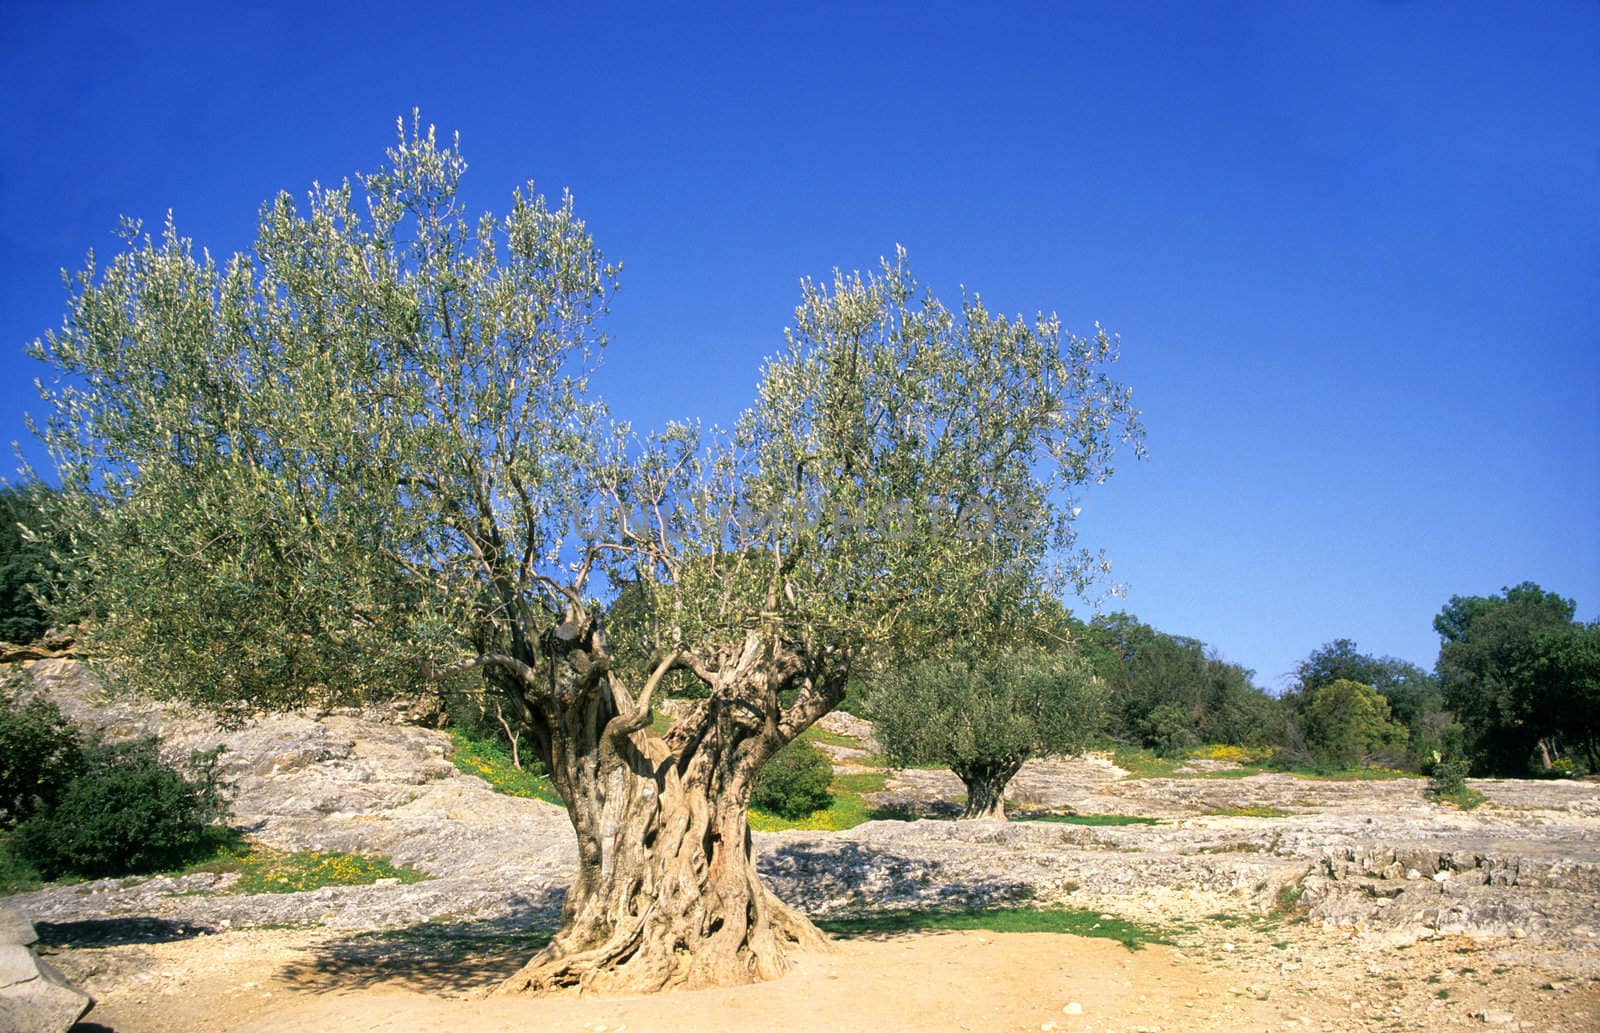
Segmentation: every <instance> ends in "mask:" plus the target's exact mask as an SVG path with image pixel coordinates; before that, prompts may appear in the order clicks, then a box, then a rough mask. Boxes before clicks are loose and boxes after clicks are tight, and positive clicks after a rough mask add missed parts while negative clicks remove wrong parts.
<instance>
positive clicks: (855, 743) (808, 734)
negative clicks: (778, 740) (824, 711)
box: [800, 725, 863, 750]
mask: <svg viewBox="0 0 1600 1033" xmlns="http://www.w3.org/2000/svg"><path fill="white" fill-rule="evenodd" d="M800 738H802V739H809V740H810V741H811V742H813V743H820V744H822V745H824V746H843V747H845V748H846V749H851V750H859V749H862V748H863V747H862V745H861V740H860V739H857V738H855V737H854V736H850V735H840V734H839V733H838V732H830V731H828V730H827V729H826V728H820V727H818V726H817V725H812V726H811V727H810V728H807V729H806V730H805V731H803V732H801V733H800Z"/></svg>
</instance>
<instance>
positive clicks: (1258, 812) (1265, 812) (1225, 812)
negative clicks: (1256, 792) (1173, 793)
mask: <svg viewBox="0 0 1600 1033" xmlns="http://www.w3.org/2000/svg"><path fill="white" fill-rule="evenodd" d="M1205 813H1206V815H1207V816H1209V817H1214V818H1287V817H1288V816H1289V812H1288V811H1285V810H1279V809H1278V808H1276V807H1214V808H1212V809H1211V810H1209V811H1206V812H1205Z"/></svg>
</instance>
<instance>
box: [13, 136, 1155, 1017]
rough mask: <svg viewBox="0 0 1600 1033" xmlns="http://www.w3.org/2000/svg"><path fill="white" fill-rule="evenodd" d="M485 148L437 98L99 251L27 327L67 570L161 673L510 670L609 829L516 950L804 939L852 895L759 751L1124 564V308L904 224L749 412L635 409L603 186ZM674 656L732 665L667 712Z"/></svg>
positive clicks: (221, 687) (633, 987)
mask: <svg viewBox="0 0 1600 1033" xmlns="http://www.w3.org/2000/svg"><path fill="white" fill-rule="evenodd" d="M464 169H465V165H464V163H463V162H462V160H461V158H460V157H459V155H458V154H457V153H456V152H455V151H454V150H453V149H450V148H446V147H442V146H440V145H439V144H438V143H437V142H436V140H435V137H434V134H433V132H432V130H431V129H430V130H428V131H426V132H422V131H420V130H419V129H418V128H416V127H415V126H413V129H412V130H411V132H410V133H405V132H402V135H401V139H400V142H399V144H398V145H397V147H396V148H395V149H393V150H392V151H391V152H390V154H389V163H388V165H387V166H386V167H385V168H384V169H383V170H381V171H380V172H378V173H376V174H374V175H370V176H364V177H361V178H360V179H359V187H360V189H356V188H353V187H351V186H349V185H342V186H340V187H337V188H333V189H327V190H323V189H318V190H317V191H315V192H314V193H313V194H312V196H311V198H310V202H309V206H308V209H307V210H306V211H304V212H302V211H301V210H300V209H299V207H298V206H297V204H296V203H295V202H294V201H293V200H292V199H291V198H290V197H288V196H287V195H283V196H280V197H279V198H277V199H276V200H275V201H273V202H271V203H269V204H268V205H266V206H265V207H264V208H263V209H262V217H261V226H260V234H259V237H258V239H257V242H256V244H255V247H254V249H253V250H252V252H251V253H250V255H249V256H244V255H239V256H235V257H233V258H232V259H230V260H228V261H227V262H225V263H222V264H220V265H219V264H218V263H217V262H216V261H215V260H213V259H212V258H211V257H210V256H209V255H206V254H204V253H201V254H199V255H197V254H195V252H194V250H193V248H192V247H191V246H190V244H189V243H188V242H187V241H184V240H183V239H181V238H180V237H179V236H178V235H177V233H176V232H175V231H173V230H172V229H171V228H170V227H168V228H167V230H166V231H165V232H164V233H163V234H162V235H161V236H160V237H159V238H157V239H150V238H146V237H141V236H138V235H137V234H136V233H134V232H130V233H129V234H128V247H127V249H126V251H124V252H122V253H121V254H119V255H118V256H117V257H116V258H115V259H113V260H112V261H111V262H110V263H109V264H108V265H106V266H104V267H103V268H102V267H100V266H98V265H97V264H96V263H95V262H94V260H93V258H92V257H91V260H90V263H89V265H88V268H86V269H85V270H84V271H83V272H82V273H81V274H79V276H78V278H77V281H76V286H75V289H74V292H73V294H72V298H71V302H70V307H69V310H68V313H67V316H66V319H65V321H64V324H63V326H62V328H61V329H60V330H59V331H57V332H55V333H53V334H51V335H48V336H47V337H46V338H45V339H44V340H43V341H42V342H40V343H39V344H38V345H36V348H35V353H36V354H37V355H38V356H39V357H40V358H42V359H44V360H46V361H47V362H50V363H52V364H53V365H54V366H55V367H56V368H57V369H58V370H60V371H61V373H62V374H64V376H62V377H59V378H58V379H57V380H56V381H55V382H53V383H52V384H50V385H47V388H46V397H47V399H48V400H49V401H50V402H51V403H52V409H53V411H52V412H51V414H50V416H49V419H48V421H47V423H46V424H45V425H44V427H43V428H42V433H43V435H44V437H45V439H46V441H47V443H48V444H49V446H50V448H51V451H52V454H53V455H54V457H55V459H56V462H57V464H58V467H59V469H60V474H61V478H62V482H63V484H64V486H65V488H66V489H67V490H66V492H65V493H64V496H63V503H62V505H61V506H60V517H61V519H62V520H63V521H64V523H65V526H67V527H69V528H70V530H71V534H72V538H73V546H74V548H75V549H76V551H77V553H78V555H79V556H80V557H82V560H81V562H80V563H79V564H78V565H76V566H75V567H73V568H72V569H71V571H70V573H69V575H68V576H65V577H64V578H63V580H62V582H61V583H60V584H59V585H58V591H57V598H58V599H59V600H61V601H62V602H63V604H70V603H72V602H74V601H79V600H83V601H88V602H90V603H92V606H90V607H89V609H90V610H92V611H93V612H96V613H98V614H100V615H101V616H100V617H99V619H97V620H96V621H95V622H94V624H93V626H92V628H91V629H90V630H89V635H90V643H91V646H92V648H93V650H94V652H95V655H96V656H97V657H99V658H100V661H101V663H102V666H103V668H104V669H105V670H106V671H107V673H108V675H110V676H111V677H113V678H114V679H117V680H120V681H122V682H124V683H127V684H129V685H132V686H134V687H136V688H139V689H142V690H145V691H149V692H153V693H156V694H164V695H179V696H185V697H188V698H191V699H198V700H200V701H204V702H211V703H219V704H223V703H237V702H243V703H245V704H248V705H249V706H252V707H278V708H286V707H295V706H299V705H302V704H305V703H309V702H327V701H330V700H334V699H345V700H349V699H369V698H373V697H376V696H380V695H392V694H395V693H402V692H408V691H414V690H416V689H418V688H421V687H425V686H428V685H430V684H433V685H437V684H440V683H453V682H459V681H462V680H468V681H469V683H471V684H476V685H480V686H481V687H482V688H483V690H484V691H486V692H487V693H489V694H491V695H492V697H493V698H495V699H497V700H498V701H500V703H501V704H502V712H503V713H505V714H506V715H507V716H508V718H513V719H514V720H516V721H518V722H520V724H521V726H522V728H523V729H524V730H525V731H526V733H527V741H528V742H529V743H530V745H531V747H532V748H533V750H534V751H535V752H536V753H537V755H538V756H539V758H540V760H541V761H543V762H544V764H545V766H546V768H547V770H548V771H549V772H550V778H551V780H552V782H553V783H554V785H555V787H556V788H557V790H558V791H559V792H560V794H561V797H562V799H563V801H564V802H565V804H566V806H567V810H568V813H569V816H570V818H571V821H572V825H573V829H574V833H575V835H576V837H577V842H578V870H577V872H576V873H575V876H574V881H573V884H572V887H571V889H570V890H569V892H568V894H567V898H566V902H565V905H564V908H563V914H562V926H561V928H560V930H559V931H558V932H557V933H556V935H555V936H554V938H553V939H552V940H551V942H550V944H549V945H548V947H546V948H545V949H544V950H543V951H541V952H540V953H539V954H538V955H537V956H535V957H534V958H533V959H532V960H531V961H530V962H529V964H528V965H527V967H526V968H525V969H523V970H522V971H521V972H519V973H518V974H517V975H516V976H515V977H513V978H512V979H510V980H508V981H507V982H506V983H505V984H504V987H503V989H506V990H510V991H521V990H542V989H546V988H552V987H560V986H570V985H581V986H584V987H592V988H597V989H611V990H629V991H639V990H653V989H659V988H662V987H669V986H702V985H713V984H726V983H736V982H746V981H750V980H753V979H764V978H770V977H773V976H775V975H778V974H780V973H781V972H783V971H785V970H786V969H787V967H788V965H789V955H790V951H791V949H792V948H793V947H795V946H796V945H804V944H806V943H811V942H815V941H816V940H817V939H818V937H819V934H818V933H817V932H816V930H815V929H814V928H813V927H812V926H811V924H810V923H809V922H808V921H807V920H806V919H805V917H804V916H803V915H800V914H799V913H797V912H795V911H793V910H792V909H790V908H789V907H787V906H785V905H784V904H783V903H782V902H781V901H779V900H778V899H777V898H776V897H775V896H773V895H772V893H771V892H770V891H768V890H767V889H766V888H765V887H764V886H763V885H762V884H761V881H760V879H759V877H758V876H757V874H756V870H755V868H754V865H753V863H752V859H751V854H750V835H749V828H748V824H747V821H746V816H747V808H748V800H749V793H750V789H751V784H752V780H753V778H754V776H755V774H756V772H757V771H758V770H759V768H760V767H761V765H762V764H763V763H765V762H766V761H767V760H768V759H769V758H770V757H771V756H772V755H773V754H774V753H776V752H777V750H778V749H780V748H781V747H782V746H783V745H785V744H786V743H788V742H790V741H792V740H793V739H794V738H795V737H796V736H798V735H799V734H800V733H801V732H802V731H804V730H805V729H806V728H807V727H809V726H810V725H811V724H812V723H813V722H814V721H816V720H817V719H818V718H819V717H821V716H822V715H823V714H825V713H827V711H828V710H830V709H831V708H833V707H834V706H835V705H837V704H838V702H839V701H840V699H841V698H842V697H843V695H844V691H845V685H846V681H847V679H849V678H850V677H851V676H852V674H853V673H860V672H864V671H867V670H885V669H892V668H893V667H895V666H897V665H898V664H900V663H902V662H904V658H905V657H907V656H908V655H910V654H911V652H912V651H915V650H917V649H919V648H921V647H923V646H924V645H925V644H927V643H929V642H932V641H951V640H955V639H957V638H959V637H961V636H963V635H969V634H975V633H977V632H979V631H980V630H982V629H986V628H992V627H995V626H997V625H996V615H997V614H1004V613H1006V612H1008V611H1009V610H1010V609H1011V608H1014V607H1016V606H1018V605H1021V601H1023V600H1026V599H1029V598H1033V597H1035V596H1037V595H1039V594H1040V593H1041V592H1046V591H1049V590H1055V589H1059V588H1060V587H1062V586H1066V585H1070V584H1072V583H1075V582H1077V583H1081V582H1083V581H1084V580H1086V579H1087V578H1089V577H1092V576H1093V575H1094V573H1095V572H1096V568H1097V562H1096V561H1095V560H1094V558H1093V557H1090V556H1088V555H1087V554H1085V553H1084V552H1082V551H1081V550H1078V549H1077V548H1076V545H1075V543H1074V540H1073V533H1072V515H1073V512H1074V509H1073V506H1072V498H1071V496H1072V492H1073V491H1074V489H1075V488H1076V487H1077V486H1080V485H1082V484H1085V483H1092V482H1095V481H1099V480H1102V479H1104V478H1105V477H1106V476H1108V475H1109V474H1110V471H1111V459H1112V457H1113V455H1114V453H1115V452H1116V450H1117V448H1118V446H1119V444H1121V443H1123V442H1127V443H1129V444H1131V445H1132V446H1133V447H1134V448H1137V447H1138V428H1137V424H1136V421H1135V412H1134V410H1133V408H1132V406H1131V404H1130V399H1129V394H1128V392H1127V390H1126V389H1125V388H1123V387H1122V386H1121V385H1119V384H1117V383H1116V382H1115V381H1113V380H1112V379H1111V378H1110V376H1109V373H1108V370H1107V367H1108V366H1109V364H1110V363H1111V362H1113V361H1114V360H1115V358H1116V345H1115V341H1114V339H1112V338H1110V337H1108V336H1107V335H1105V334H1103V333H1096V334H1095V335H1093V336H1092V337H1088V338H1081V337H1075V336H1072V335H1070V334H1068V333H1066V332H1065V331H1064V330H1063V329H1062V328H1061V325H1060V324H1059V322H1058V321H1057V320H1056V319H1055V318H1054V317H1053V316H1040V317H1038V318H1036V319H1032V320H1022V319H1007V318H1003V317H1000V316H997V315H993V314H991V313H989V312H988V311H987V310H986V309H985V308H984V306H983V304H982V303H981V301H980V300H979V299H978V298H977V297H975V296H974V297H967V298H964V299H963V301H962V304H961V305H960V307H959V308H958V309H956V310H950V309H947V308H946V307H945V306H943V305H941V304H940V303H939V302H938V301H937V300H935V299H934V298H932V297H931V296H929V295H927V294H926V293H925V292H923V291H922V290H921V289H920V288H919V287H918V286H917V284H916V283H915V281H914V280H913V279H912V277H911V275H910V272H909V270H908V268H907V267H906V263H905V260H904V256H903V255H898V256H897V257H896V258H895V259H894V260H892V261H888V262H885V263H884V264H883V267H882V269H881V270H880V271H879V272H878V273H876V274H872V275H868V276H859V275H858V276H845V275H838V276H836V277H835V278H834V279H833V281H832V282H831V283H829V284H823V285H818V284H813V283H810V282H807V283H805V284H804V285H803V287H802V297H801V304H800V306H799V308H798V309H797V310H796V314H795V320H794V323H793V325H792V327H791V328H790V330H789V331H788V334H787V343H786V346H785V347H784V348H783V349H782V350H781V351H780V352H779V354H778V355H777V356H776V357H775V358H773V359H772V360H770V361H769V362H768V364H767V365H766V367H765V368H764V370H763V371H762V374H761V378H760V385H759V388H758V394H757V401H756V403H755V404H754V406H753V407H752V408H751V409H750V410H749V411H748V412H747V413H746V414H744V416H742V417H741V418H740V419H739V420H738V422H737V423H736V424H735V426H734V427H733V428H731V429H730V430H728V431H727V432H725V433H722V432H708V431H702V430H700V428H699V427H698V425H695V424H692V423H689V424H681V425H673V426H669V427H667V428H665V429H664V430H663V431H661V432H660V433H659V434H656V435H654V436H651V437H647V438H642V439H641V438H638V437H636V436H634V435H632V434H631V432H630V431H629V430H628V428H627V427H625V426H619V425H616V424H614V423H612V422H611V420H610V419H609V417H608V415H607V412H606V410H605V409H604V408H603V407H602V405H601V404H600V403H599V402H598V401H597V400H596V399H595V398H594V396H593V395H592V394H591V393H590V388H589V378H590V375H591V373H592V372H593V367H594V364H595V357H596V354H597V352H598V350H599V349H600V347H601V346H602V345H603V343H604V338H603V335H602V334H601V333H600V331H599V329H598V318H599V316H600V315H601V313H602V312H603V311H604V308H605V305H606V301H607V298H608V297H609V295H610V293H611V291H612V290H613V289H614V286H615V269H614V267H612V266H610V265H607V264H606V263H605V262H604V260H603V259H602V257H601V255H600V253H599V252H598V250H597V249H596V248H595V246H594V243H593V241H592V240H591V238H590V236H589V234H588V232H587V230H586V229H585V227H584V224H583V223H582V222H581V221H580V220H579V219H578V218H577V217H576V215H575V214H574V211H573V206H572V202H571V199H570V198H566V199H564V200H563V201H562V203H560V204H559V205H555V206H550V205H547V204H546V202H545V201H544V200H543V198H541V197H539V196H538V195H537V194H535V193H533V191H532V189H531V187H530V189H529V190H528V191H527V192H526V193H519V194H517V195H516V196H514V198H513V201H512V205H511V208H510V211H509V213H508V214H507V215H506V216H504V217H502V218H494V217H491V216H488V215H485V216H482V217H479V218H475V219H469V217H468V216H467V213H466V212H465V211H464V210H463V209H462V206H461V201H460V198H459V195H458V185H459V181H460V177H461V175H462V172H463V171H464ZM625 583H626V584H632V585H634V586H636V587H635V588H634V589H633V590H634V591H636V592H638V593H640V598H639V600H638V603H639V605H638V606H637V607H634V609H635V610H637V612H638V613H639V614H641V615H644V618H643V619H640V620H636V621H633V622H632V623H631V626H630V627H629V629H628V633H629V634H630V635H631V636H633V638H634V639H635V641H633V642H630V643H628V644H627V645H628V649H627V650H626V652H627V654H628V655H629V656H630V657H632V658H633V659H632V661H630V662H629V663H626V664H616V663H614V662H613V652H612V646H611V644H610V643H608V641H607V629H606V628H605V627H604V614H605V606H604V605H603V601H602V599H601V598H600V597H602V596H605V595H607V594H608V593H609V592H610V591H611V589H610V588H609V587H608V586H617V585H622V584H625ZM619 631H620V629H619ZM619 645H620V644H619ZM676 671H682V672H686V673H685V674H682V675H673V672H676ZM669 675H673V676H674V677H679V678H684V677H686V678H690V679H693V680H694V681H695V682H696V683H697V685H698V694H699V695H700V696H701V697H702V698H700V699H698V700H696V701H694V702H693V703H691V704H689V705H688V707H687V708H686V709H685V711H684V712H683V713H682V715H681V716H680V717H679V718H678V720H677V721H676V722H675V723H674V724H673V726H672V727H671V729H670V730H669V731H668V732H666V733H665V734H664V735H658V734H656V733H655V732H654V731H653V730H652V727H651V719H652V710H651V703H652V700H653V699H654V698H655V697H656V694H657V693H658V692H660V691H662V687H663V683H664V681H665V680H666V679H667V678H668V676H669Z"/></svg>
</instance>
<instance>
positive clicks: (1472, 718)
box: [1433, 581, 1600, 775]
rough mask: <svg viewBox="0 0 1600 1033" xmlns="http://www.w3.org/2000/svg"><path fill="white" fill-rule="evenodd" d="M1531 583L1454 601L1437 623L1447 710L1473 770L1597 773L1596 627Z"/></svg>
mask: <svg viewBox="0 0 1600 1033" xmlns="http://www.w3.org/2000/svg"><path fill="white" fill-rule="evenodd" d="M1576 609H1577V606H1576V603H1574V601H1573V600H1571V599H1566V598H1563V597H1561V596H1559V595H1557V594H1555V593H1554V592H1546V591H1544V590H1543V589H1542V588H1540V587H1539V586H1538V585H1537V584H1534V583H1533V582H1531V581H1524V582H1523V583H1522V584H1520V585H1517V586H1515V587H1512V588H1506V589H1503V590H1502V591H1501V592H1500V594H1499V595H1494V596H1487V597H1485V596H1453V597H1451V599H1450V601H1449V602H1448V603H1446V604H1445V606H1444V608H1443V609H1441V610H1440V611H1439V615H1438V616H1437V617H1435V618H1434V622H1433V626H1434V629H1435V630H1436V631H1438V632H1439V637H1440V639H1441V644H1440V649H1439V661H1438V665H1437V671H1438V675H1439V681H1440V684H1441V686H1442V689H1443V696H1444V702H1445V705H1446V706H1448V707H1449V708H1450V709H1451V710H1452V711H1453V712H1454V713H1455V715H1456V718H1457V719H1458V720H1459V721H1460V722H1461V725H1462V728H1463V730H1464V733H1465V745H1466V750H1467V753H1468V755H1469V756H1470V757H1471V758H1472V763H1473V770H1474V771H1477V772H1479V773H1482V774H1493V775H1522V774H1526V773H1528V772H1529V771H1530V770H1532V771H1542V772H1563V771H1565V772H1573V771H1578V770H1580V769H1588V770H1600V625H1596V624H1594V623H1590V624H1581V623H1578V622H1577V621H1575V620H1574V619H1573V615H1574V613H1575V612H1576Z"/></svg>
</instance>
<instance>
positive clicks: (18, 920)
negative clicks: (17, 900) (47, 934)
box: [0, 906, 39, 947]
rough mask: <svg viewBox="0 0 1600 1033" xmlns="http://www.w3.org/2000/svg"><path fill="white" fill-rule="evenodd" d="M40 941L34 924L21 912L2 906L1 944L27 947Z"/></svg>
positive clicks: (0, 923) (0, 919)
mask: <svg viewBox="0 0 1600 1033" xmlns="http://www.w3.org/2000/svg"><path fill="white" fill-rule="evenodd" d="M38 939H39V934H38V933H36V932H34V931H33V923H32V922H30V921H28V919H27V918H26V917H25V916H24V915H23V913H22V912H21V911H18V910H17V909H16V908H14V907H3V906H0V944H9V943H16V944H21V945H22V946H24V947H26V946H28V945H29V944H30V943H33V942H34V941H36V940H38Z"/></svg>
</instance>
